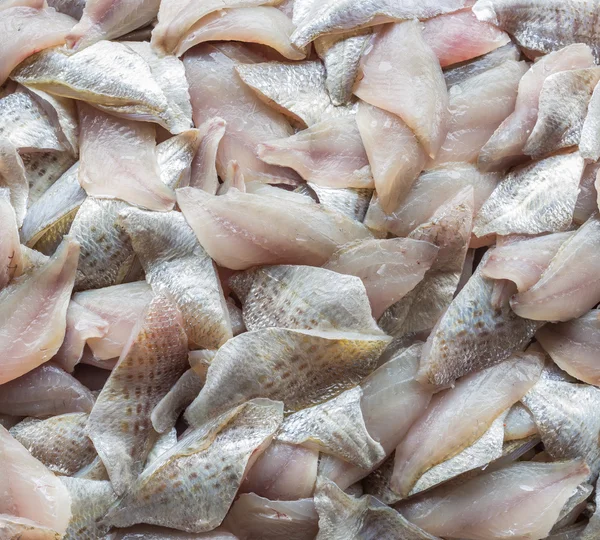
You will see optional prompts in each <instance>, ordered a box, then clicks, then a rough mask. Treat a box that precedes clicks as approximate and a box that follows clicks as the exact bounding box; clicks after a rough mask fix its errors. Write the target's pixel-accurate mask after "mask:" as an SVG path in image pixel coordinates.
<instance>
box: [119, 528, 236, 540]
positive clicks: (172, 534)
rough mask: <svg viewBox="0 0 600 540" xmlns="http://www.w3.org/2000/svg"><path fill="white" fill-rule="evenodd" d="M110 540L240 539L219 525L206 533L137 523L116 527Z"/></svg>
mask: <svg viewBox="0 0 600 540" xmlns="http://www.w3.org/2000/svg"><path fill="white" fill-rule="evenodd" d="M111 534H112V535H114V537H113V536H111V537H110V540H139V539H140V538H144V539H146V540H238V538H237V537H236V536H234V535H233V534H231V533H230V532H228V531H226V530H224V529H222V528H221V527H218V528H217V529H213V530H212V531H210V532H205V533H198V534H195V533H186V532H183V531H177V530H175V529H167V528H164V527H153V526H151V525H135V526H133V527H128V528H126V529H116V531H115V532H114V533H111Z"/></svg>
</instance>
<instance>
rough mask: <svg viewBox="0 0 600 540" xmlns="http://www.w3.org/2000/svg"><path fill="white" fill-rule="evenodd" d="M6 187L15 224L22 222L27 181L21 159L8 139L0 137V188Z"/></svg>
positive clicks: (25, 205) (27, 194)
mask: <svg viewBox="0 0 600 540" xmlns="http://www.w3.org/2000/svg"><path fill="white" fill-rule="evenodd" d="M2 188H7V189H8V190H9V195H10V203H11V204H12V207H13V209H14V211H15V215H16V218H17V225H18V226H19V227H20V226H21V225H22V224H23V219H24V217H25V213H26V211H27V199H28V197H29V183H28V181H27V175H26V171H25V166H24V165H23V160H22V159H21V157H20V156H19V153H18V152H17V149H16V148H15V147H14V146H13V145H12V143H11V142H10V141H7V140H6V139H2V138H0V189H2Z"/></svg>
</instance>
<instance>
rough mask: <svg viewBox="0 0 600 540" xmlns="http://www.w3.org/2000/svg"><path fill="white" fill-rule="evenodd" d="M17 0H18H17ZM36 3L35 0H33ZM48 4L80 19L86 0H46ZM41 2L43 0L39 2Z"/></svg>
mask: <svg viewBox="0 0 600 540" xmlns="http://www.w3.org/2000/svg"><path fill="white" fill-rule="evenodd" d="M17 1H19V0H17ZM33 1H34V2H36V3H38V2H37V0H33ZM47 1H48V5H49V6H50V7H53V8H54V9H55V10H56V11H60V12H61V13H65V14H66V15H69V16H70V17H73V19H75V20H77V21H78V20H79V19H81V15H82V14H83V8H84V7H85V2H86V0H47ZM39 3H40V4H43V2H39Z"/></svg>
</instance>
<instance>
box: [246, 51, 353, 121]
mask: <svg viewBox="0 0 600 540" xmlns="http://www.w3.org/2000/svg"><path fill="white" fill-rule="evenodd" d="M235 69H236V72H237V73H238V75H239V76H240V78H241V79H242V81H244V83H246V85H248V86H249V87H250V88H251V89H252V90H253V91H254V92H255V93H256V95H257V96H258V97H259V98H260V99H261V101H264V102H265V103H266V104H267V105H269V106H271V107H273V108H274V109H275V110H277V111H278V112H280V113H283V114H284V115H286V116H288V117H290V118H291V119H292V121H294V122H295V123H297V124H299V125H300V126H301V127H310V126H312V125H314V124H318V123H319V122H322V121H324V120H328V119H330V118H339V117H345V116H352V115H353V113H354V111H355V107H354V106H353V105H351V104H350V105H347V106H339V107H337V106H335V105H334V104H333V102H332V100H331V97H330V96H329V94H328V93H327V79H326V71H325V66H323V64H322V63H321V62H319V61H318V60H307V61H305V62H298V63H285V62H263V63H258V64H239V65H238V66H236V68H235Z"/></svg>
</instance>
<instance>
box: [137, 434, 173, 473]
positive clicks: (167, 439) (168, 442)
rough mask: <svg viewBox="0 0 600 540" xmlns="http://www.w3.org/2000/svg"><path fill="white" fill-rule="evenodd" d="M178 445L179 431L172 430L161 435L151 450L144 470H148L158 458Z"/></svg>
mask: <svg viewBox="0 0 600 540" xmlns="http://www.w3.org/2000/svg"><path fill="white" fill-rule="evenodd" d="M176 444H177V429H175V428H171V429H170V430H168V431H165V432H164V433H162V434H160V435H159V436H158V438H157V439H156V442H155V443H154V446H153V447H152V450H150V453H149V454H148V457H147V458H146V463H145V465H144V469H146V468H148V467H149V466H150V465H151V464H152V463H153V462H154V461H156V459H157V458H159V457H160V456H161V455H162V454H164V453H165V452H166V451H167V450H170V449H171V448H173V447H174V446H175V445H176Z"/></svg>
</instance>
